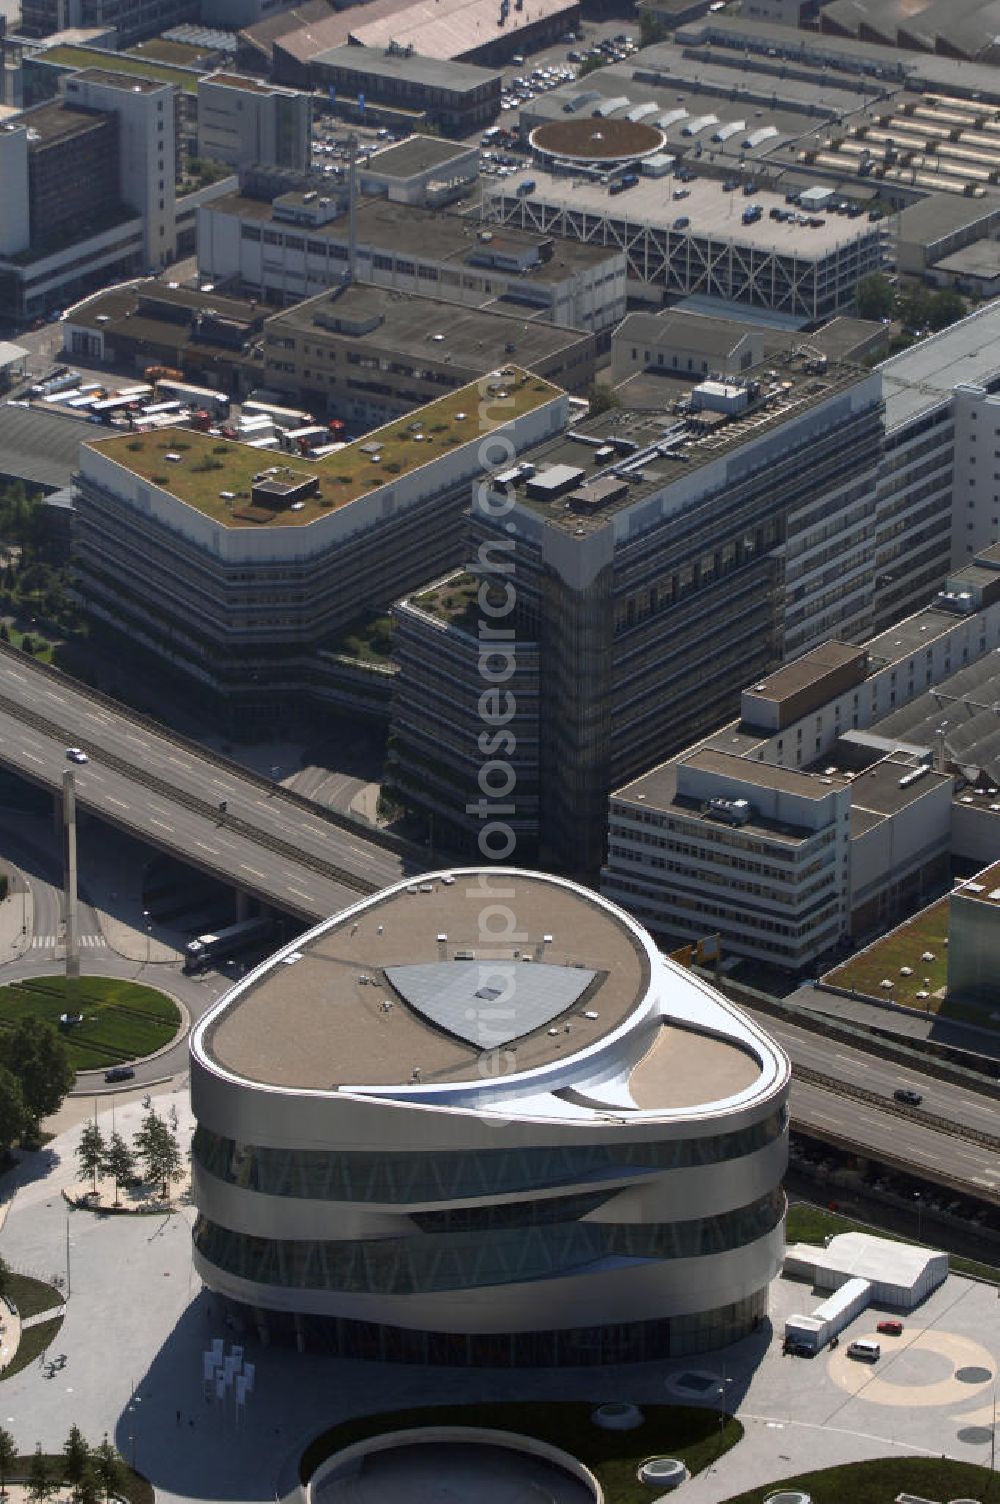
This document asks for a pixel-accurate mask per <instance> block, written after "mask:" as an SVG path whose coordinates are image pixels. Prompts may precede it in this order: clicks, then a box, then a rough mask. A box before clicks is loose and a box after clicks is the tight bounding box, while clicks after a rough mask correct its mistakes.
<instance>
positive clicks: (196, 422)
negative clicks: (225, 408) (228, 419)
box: [191, 407, 212, 433]
mask: <svg viewBox="0 0 1000 1504" xmlns="http://www.w3.org/2000/svg"><path fill="white" fill-rule="evenodd" d="M211 426H212V414H211V413H210V412H208V411H207V410H206V409H205V408H203V407H202V408H199V409H198V411H197V412H196V413H192V414H191V427H192V428H193V429H195V430H196V431H197V432H198V433H207V432H208V430H209V429H210V428H211Z"/></svg>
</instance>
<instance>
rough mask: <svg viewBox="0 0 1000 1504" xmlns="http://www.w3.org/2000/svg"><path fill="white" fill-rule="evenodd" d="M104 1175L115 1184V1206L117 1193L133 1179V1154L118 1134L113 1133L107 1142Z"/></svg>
mask: <svg viewBox="0 0 1000 1504" xmlns="http://www.w3.org/2000/svg"><path fill="white" fill-rule="evenodd" d="M104 1173H105V1175H108V1176H110V1177H111V1179H112V1180H113V1181H114V1183H115V1206H117V1205H118V1192H119V1191H120V1190H121V1188H122V1186H127V1185H129V1184H131V1182H132V1181H133V1180H134V1179H135V1154H134V1153H133V1152H132V1149H131V1146H130V1145H129V1144H127V1143H126V1142H125V1140H124V1139H123V1138H122V1136H121V1134H120V1133H113V1134H112V1135H111V1138H110V1140H109V1142H108V1152H107V1154H106V1155H105V1157H104Z"/></svg>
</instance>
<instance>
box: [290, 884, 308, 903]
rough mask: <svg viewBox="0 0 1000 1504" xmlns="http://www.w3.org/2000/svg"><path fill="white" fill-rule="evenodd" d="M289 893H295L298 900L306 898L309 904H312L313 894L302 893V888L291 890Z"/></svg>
mask: <svg viewBox="0 0 1000 1504" xmlns="http://www.w3.org/2000/svg"><path fill="white" fill-rule="evenodd" d="M288 891H289V893H294V894H295V896H296V898H305V899H306V900H307V901H308V902H309V903H311V902H312V894H311V893H303V891H302V889H301V888H289V890H288Z"/></svg>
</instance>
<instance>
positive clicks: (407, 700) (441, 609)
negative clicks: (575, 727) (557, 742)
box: [384, 571, 540, 861]
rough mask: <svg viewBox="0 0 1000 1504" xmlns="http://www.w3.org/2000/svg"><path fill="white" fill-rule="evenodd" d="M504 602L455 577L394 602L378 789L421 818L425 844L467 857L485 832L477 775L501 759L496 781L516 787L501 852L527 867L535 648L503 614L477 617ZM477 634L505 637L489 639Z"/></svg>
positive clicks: (532, 821)
mask: <svg viewBox="0 0 1000 1504" xmlns="http://www.w3.org/2000/svg"><path fill="white" fill-rule="evenodd" d="M480 591H482V592H483V594H482V596H480ZM504 603H505V593H503V592H500V591H493V590H491V589H490V587H489V586H488V585H487V584H484V583H483V582H482V581H481V580H480V578H478V577H477V576H476V575H472V574H466V573H464V572H462V571H456V573H454V574H452V575H449V576H447V577H446V578H444V579H442V580H438V581H436V582H435V583H434V584H432V585H431V586H429V587H428V588H426V589H424V590H421V591H420V592H419V593H417V594H415V595H412V596H409V597H408V598H406V599H404V600H402V601H397V603H396V606H395V608H394V610H393V644H392V654H393V659H394V661H395V664H396V667H397V670H398V672H397V674H396V679H395V683H394V686H393V702H392V718H391V724H392V736H391V739H390V746H389V757H388V764H387V767H386V772H385V780H384V788H385V791H386V792H387V793H389V794H391V796H392V797H393V798H394V799H396V800H398V801H400V802H401V803H402V804H403V805H404V806H406V807H407V808H419V809H420V810H422V811H423V812H424V814H425V815H426V817H427V823H428V830H429V832H430V837H431V839H432V840H433V838H434V835H435V831H437V833H438V834H440V835H445V836H446V837H447V844H448V845H449V847H450V848H451V849H452V850H459V849H460V850H464V851H475V850H476V849H477V841H478V838H479V835H480V832H481V831H482V830H483V826H484V822H483V798H484V794H485V792H486V791H485V789H484V787H483V784H482V782H481V781H480V777H481V774H482V770H483V768H484V765H485V764H487V763H488V762H491V761H492V759H493V758H494V757H496V756H497V755H498V754H502V761H503V764H504V768H503V770H501V771H500V772H499V777H500V778H501V779H502V781H503V782H507V781H508V780H510V781H511V787H512V790H516V797H515V798H514V799H512V800H510V801H506V802H507V803H508V806H509V807H508V808H506V809H505V810H504V812H503V822H504V826H505V828H506V829H507V830H509V831H510V840H511V841H512V842H513V844H512V845H511V848H510V852H507V853H506V855H510V854H511V852H514V851H516V853H517V857H518V860H524V861H527V860H529V859H530V858H532V857H533V856H534V855H535V854H536V853H537V850H538V826H539V782H538V768H539V746H538V738H539V725H540V714H539V682H540V673H539V646H538V643H537V642H534V641H532V640H531V639H530V638H527V637H521V636H517V635H515V636H513V637H511V636H508V635H506V631H505V621H504V619H503V616H501V618H499V619H497V618H495V619H494V621H493V622H490V621H489V620H488V618H487V617H486V616H485V615H484V609H483V608H484V607H485V610H486V611H487V612H489V611H493V610H495V609H496V608H497V607H502V606H503V605H504ZM484 627H485V628H489V627H493V628H494V629H495V631H496V630H499V632H500V633H503V634H504V635H500V636H496V635H494V636H493V637H492V638H487V636H486V634H485V632H482V633H481V628H484ZM491 717H492V719H490V718H491ZM508 770H509V771H508ZM491 776H492V777H493V779H494V782H495V780H496V777H497V776H498V775H497V774H493V775H491ZM494 802H495V801H494ZM506 844H507V838H506V837H503V838H502V839H501V841H500V846H501V847H503V846H505V845H506Z"/></svg>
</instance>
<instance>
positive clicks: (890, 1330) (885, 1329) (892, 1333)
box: [875, 1320, 903, 1337]
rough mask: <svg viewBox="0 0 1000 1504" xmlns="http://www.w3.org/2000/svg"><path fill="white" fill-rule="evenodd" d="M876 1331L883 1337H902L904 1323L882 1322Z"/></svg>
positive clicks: (894, 1321)
mask: <svg viewBox="0 0 1000 1504" xmlns="http://www.w3.org/2000/svg"><path fill="white" fill-rule="evenodd" d="M875 1330H876V1331H877V1332H879V1333H880V1334H881V1335H882V1336H883V1337H901V1336H902V1335H903V1323H902V1322H901V1321H896V1320H892V1321H880V1322H879V1323H878V1325H877V1326H876V1328H875Z"/></svg>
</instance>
